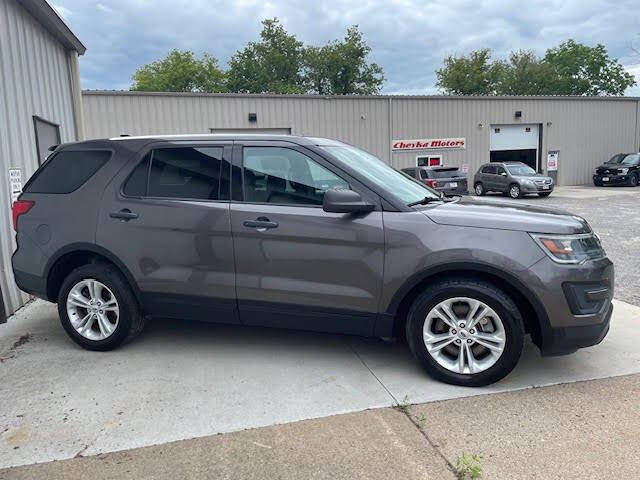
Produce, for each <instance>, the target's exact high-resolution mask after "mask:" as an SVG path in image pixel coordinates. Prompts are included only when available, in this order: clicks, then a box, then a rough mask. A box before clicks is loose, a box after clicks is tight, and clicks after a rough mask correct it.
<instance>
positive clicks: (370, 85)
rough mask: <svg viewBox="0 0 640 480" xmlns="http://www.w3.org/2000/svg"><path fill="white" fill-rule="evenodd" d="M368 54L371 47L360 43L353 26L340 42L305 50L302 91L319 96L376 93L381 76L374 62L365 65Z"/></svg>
mask: <svg viewBox="0 0 640 480" xmlns="http://www.w3.org/2000/svg"><path fill="white" fill-rule="evenodd" d="M369 53H371V47H369V46H368V45H367V44H366V42H365V41H364V39H363V37H362V33H361V32H360V30H358V26H357V25H355V26H353V27H351V28H349V29H347V34H346V36H345V37H344V40H343V41H341V42H340V41H333V42H330V43H328V44H327V45H324V46H323V47H307V48H305V51H304V63H303V69H304V84H305V90H306V91H307V92H311V93H318V94H320V95H332V94H333V95H346V94H360V95H373V94H377V93H380V88H381V87H382V83H383V82H384V73H383V71H382V67H380V66H379V65H377V64H376V63H367V57H368V56H369Z"/></svg>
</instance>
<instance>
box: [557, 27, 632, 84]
mask: <svg viewBox="0 0 640 480" xmlns="http://www.w3.org/2000/svg"><path fill="white" fill-rule="evenodd" d="M544 61H545V62H547V63H548V64H550V65H551V66H552V67H553V70H554V72H555V74H556V78H555V79H554V81H555V88H554V89H555V91H556V92H557V95H624V91H625V90H626V89H627V88H629V87H632V86H634V85H635V84H636V81H635V79H634V78H633V75H631V74H630V73H629V72H627V71H626V70H625V69H624V67H623V66H622V65H621V64H620V63H619V62H618V59H617V58H613V59H612V58H610V57H609V54H608V53H607V49H606V48H605V47H604V45H601V44H598V45H596V46H595V47H588V46H586V45H582V44H581V43H577V42H575V41H573V40H571V39H570V40H567V41H566V42H562V43H561V44H560V45H559V46H557V47H555V48H550V49H549V50H547V54H546V55H545V57H544Z"/></svg>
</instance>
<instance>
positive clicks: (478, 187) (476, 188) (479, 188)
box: [473, 182, 487, 197]
mask: <svg viewBox="0 0 640 480" xmlns="http://www.w3.org/2000/svg"><path fill="white" fill-rule="evenodd" d="M473 191H474V192H475V194H476V195H477V196H479V197H482V196H484V194H485V193H487V192H485V190H484V185H482V183H481V182H478V183H476V184H475V185H474V186H473Z"/></svg>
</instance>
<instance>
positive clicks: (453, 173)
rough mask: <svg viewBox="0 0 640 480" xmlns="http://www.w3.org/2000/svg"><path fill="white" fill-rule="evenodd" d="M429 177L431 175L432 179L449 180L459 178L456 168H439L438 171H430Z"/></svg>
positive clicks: (458, 171)
mask: <svg viewBox="0 0 640 480" xmlns="http://www.w3.org/2000/svg"><path fill="white" fill-rule="evenodd" d="M431 175H433V178H451V177H460V176H461V174H460V170H459V169H458V168H439V169H438V170H432V171H431Z"/></svg>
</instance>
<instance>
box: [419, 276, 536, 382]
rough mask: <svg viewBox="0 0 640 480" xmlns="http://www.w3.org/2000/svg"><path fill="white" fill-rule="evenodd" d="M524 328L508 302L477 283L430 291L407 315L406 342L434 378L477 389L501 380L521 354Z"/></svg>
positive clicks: (453, 282)
mask: <svg viewBox="0 0 640 480" xmlns="http://www.w3.org/2000/svg"><path fill="white" fill-rule="evenodd" d="M523 339H524V327H523V321H522V317H521V315H520V312H519V310H518V308H517V307H516V305H515V304H514V302H513V300H511V298H510V297H509V296H508V295H506V294H505V293H504V292H503V291H502V290H500V289H499V288H497V287H496V286H494V285H493V284H491V283H489V282H485V281H482V280H465V279H448V280H443V281H440V282H438V283H437V284H435V285H432V286H430V287H429V288H428V289H427V290H425V292H424V293H422V294H421V295H419V296H418V297H417V298H416V300H415V301H414V303H413V305H412V307H411V309H410V310H409V314H408V319H407V340H408V343H409V347H410V349H411V352H412V353H413V355H414V356H415V357H416V358H417V359H418V360H419V361H420V363H422V365H423V366H424V368H425V369H426V370H427V372H428V373H429V374H430V375H431V376H433V377H434V378H436V379H438V380H441V381H443V382H446V383H451V384H454V385H462V386H468V387H478V386H484V385H489V384H491V383H494V382H497V381H498V380H500V379H502V378H503V377H505V376H506V375H507V374H508V373H509V372H511V370H513V368H514V367H515V365H516V364H517V362H518V359H519V358H520V354H521V353H522V345H523Z"/></svg>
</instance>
